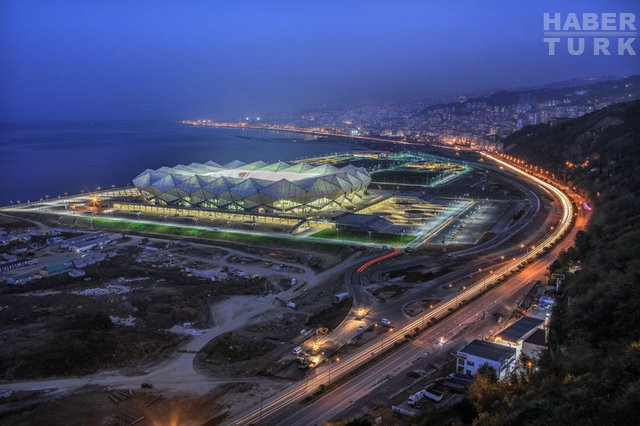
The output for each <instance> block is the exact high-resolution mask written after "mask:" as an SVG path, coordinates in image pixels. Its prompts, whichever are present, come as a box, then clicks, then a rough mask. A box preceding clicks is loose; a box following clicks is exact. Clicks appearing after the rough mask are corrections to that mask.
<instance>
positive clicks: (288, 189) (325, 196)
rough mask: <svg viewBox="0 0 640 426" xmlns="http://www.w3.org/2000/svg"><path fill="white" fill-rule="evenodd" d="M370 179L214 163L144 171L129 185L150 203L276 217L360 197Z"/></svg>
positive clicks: (360, 174)
mask: <svg viewBox="0 0 640 426" xmlns="http://www.w3.org/2000/svg"><path fill="white" fill-rule="evenodd" d="M370 182H371V177H370V176H369V173H368V172H367V171H366V170H365V169H364V168H361V167H355V166H352V165H349V166H346V167H342V168H336V167H334V166H319V167H313V166H310V165H308V164H305V163H299V164H293V165H292V164H288V163H285V162H282V161H279V162H277V163H273V164H267V163H265V162H263V161H255V162H253V163H249V164H247V163H244V162H242V161H238V160H236V161H232V162H230V163H227V164H225V165H224V166H221V165H219V164H218V163H215V162H213V161H208V162H207V163H204V164H198V163H191V164H189V165H188V166H185V165H182V164H179V165H177V166H175V167H160V168H159V169H157V170H150V169H147V170H145V171H144V172H142V173H140V174H139V175H138V176H136V177H135V178H134V179H133V183H134V185H135V186H136V187H137V188H138V189H139V190H140V192H141V193H142V195H143V196H144V197H145V198H147V199H148V200H150V201H153V202H160V203H162V204H177V205H183V206H198V207H205V208H209V207H218V208H225V209H233V210H237V209H241V210H252V209H255V208H265V209H267V210H269V209H273V210H278V211H284V210H294V209H297V208H300V207H305V208H309V209H320V208H323V207H325V206H328V205H330V204H336V205H340V202H342V200H345V199H346V200H351V199H352V198H353V197H354V196H358V197H361V196H362V194H363V193H364V191H365V190H366V188H367V186H368V185H369V183H370Z"/></svg>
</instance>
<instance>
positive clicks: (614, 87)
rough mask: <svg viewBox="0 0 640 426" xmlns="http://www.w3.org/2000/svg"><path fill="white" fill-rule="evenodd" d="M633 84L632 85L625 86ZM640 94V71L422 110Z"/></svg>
mask: <svg viewBox="0 0 640 426" xmlns="http://www.w3.org/2000/svg"><path fill="white" fill-rule="evenodd" d="M627 84H630V85H631V86H630V87H625V86H626V85H627ZM629 93H631V95H632V96H631V98H632V99H635V98H638V97H640V75H634V76H631V77H627V78H624V79H622V80H608V81H598V82H596V83H590V82H589V83H585V82H576V85H569V86H568V87H567V86H565V85H561V87H557V86H545V87H542V88H534V89H525V90H501V91H497V92H495V93H492V94H490V95H487V96H480V97H474V98H470V99H467V100H465V101H464V102H450V103H444V104H435V105H430V106H428V107H426V108H424V109H423V110H421V111H420V113H426V112H428V111H429V110H435V109H441V108H453V109H454V110H455V111H456V112H459V111H460V112H462V111H463V110H464V109H465V106H466V104H467V103H473V102H482V103H486V104H487V105H489V106H506V105H514V104H517V103H522V102H527V103H539V102H545V101H551V100H557V99H566V100H568V101H571V103H573V104H575V105H585V104H590V103H595V102H597V100H598V99H599V98H602V97H617V96H628V95H629Z"/></svg>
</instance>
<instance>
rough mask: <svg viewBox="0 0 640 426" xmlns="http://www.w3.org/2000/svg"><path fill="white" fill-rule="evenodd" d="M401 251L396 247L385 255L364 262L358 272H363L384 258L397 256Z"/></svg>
mask: <svg viewBox="0 0 640 426" xmlns="http://www.w3.org/2000/svg"><path fill="white" fill-rule="evenodd" d="M398 253H400V249H399V248H398V247H396V248H394V249H393V251H392V252H391V253H387V254H385V255H382V256H380V257H376V258H375V259H372V260H370V261H368V262H367V263H365V264H363V265H362V266H360V267H359V268H358V272H359V273H362V272H364V271H365V269H367V268H368V267H369V266H371V265H374V264H376V263H378V262H380V261H382V260H385V259H388V258H390V257H393V256H395V255H396V254H398Z"/></svg>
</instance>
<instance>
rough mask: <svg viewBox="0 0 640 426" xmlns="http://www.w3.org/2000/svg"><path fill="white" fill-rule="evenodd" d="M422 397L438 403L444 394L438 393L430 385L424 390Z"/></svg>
mask: <svg viewBox="0 0 640 426" xmlns="http://www.w3.org/2000/svg"><path fill="white" fill-rule="evenodd" d="M424 396H426V397H427V398H429V399H431V400H433V401H435V402H438V401H441V400H442V398H443V397H444V394H443V393H442V392H440V391H439V390H437V389H436V388H435V386H434V385H433V384H432V385H430V386H428V387H426V388H424Z"/></svg>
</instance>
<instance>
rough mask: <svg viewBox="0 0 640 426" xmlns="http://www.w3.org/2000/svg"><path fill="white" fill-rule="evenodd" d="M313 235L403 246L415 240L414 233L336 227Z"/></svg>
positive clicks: (331, 238)
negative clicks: (392, 232)
mask: <svg viewBox="0 0 640 426" xmlns="http://www.w3.org/2000/svg"><path fill="white" fill-rule="evenodd" d="M311 237H316V238H325V239H328V240H343V241H357V242H359V243H376V244H388V245H390V246H403V245H405V244H408V243H410V242H411V241H413V240H415V239H416V238H417V237H416V236H414V235H402V236H400V235H393V234H375V233H372V234H371V238H369V234H368V233H367V232H356V231H342V230H340V231H338V230H335V229H328V228H327V229H323V230H322V231H319V232H316V233H315V234H311Z"/></svg>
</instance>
